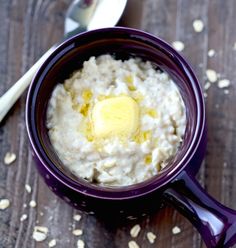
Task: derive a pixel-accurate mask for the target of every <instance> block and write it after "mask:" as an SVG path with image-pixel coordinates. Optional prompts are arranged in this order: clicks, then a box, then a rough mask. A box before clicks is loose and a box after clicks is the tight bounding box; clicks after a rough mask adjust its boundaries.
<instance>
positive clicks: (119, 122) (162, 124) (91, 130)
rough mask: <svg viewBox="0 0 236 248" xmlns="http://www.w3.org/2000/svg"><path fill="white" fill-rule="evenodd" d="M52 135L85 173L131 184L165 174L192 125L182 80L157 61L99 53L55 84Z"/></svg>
mask: <svg viewBox="0 0 236 248" xmlns="http://www.w3.org/2000/svg"><path fill="white" fill-rule="evenodd" d="M47 127H48V129H49V137H50V140H51V143H52V145H53V147H54V149H55V151H56V152H57V154H58V156H59V158H60V159H61V161H62V162H63V164H64V165H65V166H66V167H67V168H69V170H70V171H71V172H72V173H73V174H75V175H76V176H78V177H81V178H84V179H86V180H88V181H90V182H93V183H97V184H100V185H109V186H124V185H130V184H135V183H138V182H142V181H144V180H146V179H148V178H151V177H152V176H154V175H156V174H158V173H159V172H160V171H161V169H162V168H164V167H165V166H166V164H167V162H168V160H169V159H171V158H172V157H173V156H174V155H175V154H176V152H177V150H178V148H179V146H180V144H181V141H182V137H183V135H184V132H185V127H186V114H185V107H184V103H183V100H182V98H181V96H180V93H179V91H178V88H177V86H176V85H175V83H174V82H173V81H172V80H171V79H170V78H169V76H168V75H167V74H166V73H164V72H160V71H157V70H156V69H155V68H154V67H153V66H152V65H151V63H150V62H142V61H141V60H140V59H139V58H131V59H129V60H125V61H121V60H115V59H114V58H113V57H112V56H110V55H102V56H99V57H98V58H95V57H91V58H90V59H89V60H88V61H86V62H84V64H83V68H82V69H81V70H79V71H76V72H75V73H74V74H73V75H72V76H71V78H69V79H67V80H66V81H65V82H64V83H63V84H59V85H57V86H56V87H55V89H54V91H53V93H52V96H51V99H50V101H49V105H48V110H47Z"/></svg>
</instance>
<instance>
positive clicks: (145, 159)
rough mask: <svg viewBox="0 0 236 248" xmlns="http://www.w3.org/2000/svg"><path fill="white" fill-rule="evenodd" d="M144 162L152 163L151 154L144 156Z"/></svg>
mask: <svg viewBox="0 0 236 248" xmlns="http://www.w3.org/2000/svg"><path fill="white" fill-rule="evenodd" d="M144 162H145V164H147V165H148V164H151V162H152V154H148V155H146V156H145V158H144Z"/></svg>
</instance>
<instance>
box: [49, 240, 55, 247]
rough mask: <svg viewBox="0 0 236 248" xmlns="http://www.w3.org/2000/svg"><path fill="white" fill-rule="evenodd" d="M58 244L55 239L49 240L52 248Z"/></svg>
mask: <svg viewBox="0 0 236 248" xmlns="http://www.w3.org/2000/svg"><path fill="white" fill-rule="evenodd" d="M56 244H57V241H56V240H55V239H52V240H51V241H49V243H48V247H50V248H52V247H55V246H56Z"/></svg>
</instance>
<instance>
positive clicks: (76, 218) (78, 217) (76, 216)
mask: <svg viewBox="0 0 236 248" xmlns="http://www.w3.org/2000/svg"><path fill="white" fill-rule="evenodd" d="M73 219H74V220H75V221H80V220H81V215H79V214H76V215H74V217H73Z"/></svg>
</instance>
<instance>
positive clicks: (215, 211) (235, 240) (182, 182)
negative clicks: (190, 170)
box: [164, 171, 236, 248]
mask: <svg viewBox="0 0 236 248" xmlns="http://www.w3.org/2000/svg"><path fill="white" fill-rule="evenodd" d="M164 198H165V200H166V201H167V202H169V203H170V204H171V205H173V206H174V207H175V208H176V209H177V210H178V211H179V212H180V213H181V214H183V215H184V216H185V217H186V218H187V219H188V220H189V221H190V222H191V223H192V224H193V225H194V226H195V227H196V228H197V230H198V231H199V233H200V234H201V236H202V239H203V240H204V242H205V244H206V245H207V247H209V248H213V247H214V248H216V247H218V248H220V247H221V248H222V247H224V248H228V247H231V246H233V245H234V244H236V211H234V210H232V209H230V208H227V207H225V206H223V205H222V204H221V203H219V202H217V201H216V200H215V199H213V198H212V197H211V196H210V195H209V194H207V192H206V191H205V190H204V189H203V188H202V186H201V185H200V184H199V183H198V182H197V180H196V179H195V178H194V177H193V176H192V175H189V174H187V173H186V172H185V171H182V172H181V173H180V174H179V175H178V176H177V178H176V179H175V180H174V181H173V182H172V183H171V185H170V187H169V188H168V189H166V190H165V191H164Z"/></svg>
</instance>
